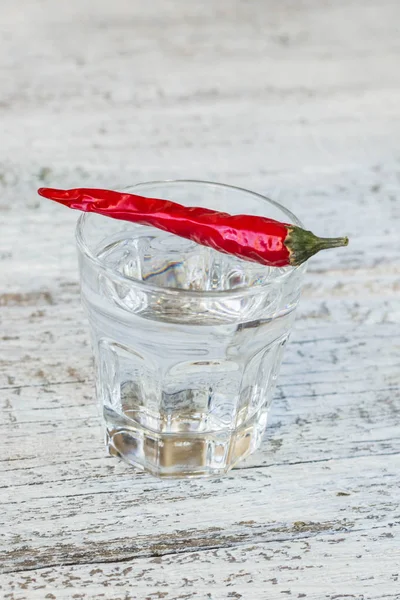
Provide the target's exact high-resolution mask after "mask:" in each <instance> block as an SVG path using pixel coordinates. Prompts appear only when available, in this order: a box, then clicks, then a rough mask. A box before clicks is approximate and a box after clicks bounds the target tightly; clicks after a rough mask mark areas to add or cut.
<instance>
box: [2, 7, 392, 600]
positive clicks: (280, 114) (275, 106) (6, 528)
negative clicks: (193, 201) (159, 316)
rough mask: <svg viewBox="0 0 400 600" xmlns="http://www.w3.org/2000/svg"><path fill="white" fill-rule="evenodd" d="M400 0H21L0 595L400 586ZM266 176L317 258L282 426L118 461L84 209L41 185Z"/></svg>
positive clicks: (254, 183) (261, 179)
mask: <svg viewBox="0 0 400 600" xmlns="http://www.w3.org/2000/svg"><path fill="white" fill-rule="evenodd" d="M399 18H400V5H399V4H398V2H395V1H390V0H365V1H364V2H361V1H360V0H348V1H346V2H345V1H344V0H340V1H338V2H330V1H327V0H326V1H325V0H323V1H317V0H306V1H304V2H297V3H294V2H290V1H289V0H284V1H283V2H279V3H277V2H273V1H272V0H254V1H252V2H246V1H244V0H221V1H219V2H214V3H211V2H210V3H202V2H200V1H199V0H194V1H192V2H184V0H171V1H168V2H165V1H164V0H154V1H153V2H151V3H150V2H148V3H143V2H139V1H138V0H130V1H128V0H114V1H113V2H108V1H107V0H96V1H95V0H87V1H85V2H84V3H83V2H78V0H70V1H69V2H64V3H54V2H51V1H50V0H40V1H38V2H28V0H20V1H19V2H18V3H16V2H12V0H2V2H1V19H0V122H1V125H0V128H1V129H0V133H1V144H0V233H1V235H0V283H1V286H0V406H1V411H0V531H1V536H0V556H1V560H0V568H1V574H0V592H1V595H2V597H4V598H7V600H30V599H33V600H42V599H44V598H46V599H47V598H48V599H53V600H54V599H55V600H70V599H71V598H82V599H110V600H136V599H138V600H142V599H146V600H155V599H159V598H163V599H165V600H178V599H179V600H180V599H185V600H191V599H196V600H204V599H211V600H228V599H232V598H233V599H239V598H243V599H246V600H247V599H251V600H253V599H254V600H270V599H274V600H275V598H285V597H288V598H305V599H306V600H309V599H311V600H325V599H328V600H342V599H345V598H346V599H347V598H351V599H356V600H378V599H379V600H383V599H387V598H389V599H391V600H394V599H397V600H398V599H399V598H400V591H399V590H400V583H399V569H400V543H399V525H400V514H399V500H400V492H399V488H400V234H399V228H400V200H399V198H400V194H399V192H400V189H399V188H400V152H399V139H400V110H399V106H400V71H399V69H398V60H399V51H400V45H399V37H398V23H399ZM171 177H185V178H190V177H192V178H201V179H212V180H218V181H225V182H228V183H233V184H236V185H241V186H244V187H249V188H252V189H255V190H257V191H260V192H263V193H267V194H269V195H270V196H272V197H273V198H275V199H277V200H279V201H281V202H283V203H284V204H285V205H286V206H287V207H288V208H290V209H292V210H293V211H294V212H296V213H297V214H298V215H299V216H300V218H301V219H302V220H303V221H304V222H305V223H306V224H307V226H308V227H309V228H310V229H313V230H315V232H316V233H319V234H320V235H340V234H348V235H349V236H350V238H351V244H350V246H349V247H348V248H347V249H346V250H340V251H337V252H327V253H326V254H324V255H320V256H316V257H314V258H313V259H312V260H311V261H310V263H309V268H308V273H307V277H306V284H305V288H304V294H303V298H302V302H301V305H300V307H299V311H298V318H297V323H296V329H295V331H294V334H293V336H292V340H291V343H290V345H289V347H288V349H287V352H286V355H285V359H284V364H283V367H282V371H281V376H280V380H279V385H278V387H277V392H276V397H275V400H274V404H273V409H272V414H271V418H270V426H269V428H268V434H267V436H266V439H265V441H264V443H263V445H262V447H261V448H260V450H259V451H258V452H257V453H255V454H254V455H253V456H252V457H250V458H249V459H248V460H247V461H246V462H245V463H243V465H241V468H239V469H236V470H234V471H233V472H232V473H230V474H229V475H228V476H226V477H225V478H222V479H218V480H210V481H200V480H198V481H181V482H165V481H158V480H156V479H152V478H150V477H148V476H147V475H144V474H141V473H136V472H135V471H134V470H132V469H130V468H129V467H128V466H126V465H124V464H123V463H122V462H118V461H117V460H115V459H114V458H110V457H107V456H105V452H104V447H103V444H102V433H101V426H100V419H99V417H98V414H97V409H96V406H95V402H94V399H93V396H94V393H93V374H92V364H91V352H90V346H89V342H88V330H87V325H86V321H85V317H84V315H83V312H82V309H81V307H80V304H79V286H78V272H77V261H76V252H75V248H74V240H73V229H74V224H75V221H76V214H74V213H73V212H72V211H66V210H63V209H62V208H61V207H59V206H53V205H51V204H50V203H45V202H43V201H41V200H39V199H38V198H37V196H36V195H35V190H36V188H37V187H38V186H40V185H43V184H51V185H54V186H57V185H59V186H63V187H64V186H65V187H67V186H69V185H93V186H107V187H118V186H124V185H128V184H131V183H135V182H139V181H145V180H150V179H162V178H171Z"/></svg>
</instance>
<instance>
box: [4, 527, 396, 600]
mask: <svg viewBox="0 0 400 600" xmlns="http://www.w3.org/2000/svg"><path fill="white" fill-rule="evenodd" d="M383 543H384V545H385V548H386V552H385V554H384V555H382V553H381V548H382V544H383ZM399 558H400V557H399V547H398V544H397V542H396V539H395V537H394V535H393V533H392V532H391V530H388V531H387V532H385V531H383V530H382V529H379V528H378V529H375V530H374V531H373V533H372V535H371V536H370V537H368V536H367V535H366V533H365V532H364V531H355V532H351V533H345V534H344V533H343V532H329V533H328V535H321V534H319V533H315V534H313V535H310V536H308V537H303V538H302V539H297V540H291V539H285V540H282V541H279V542H269V543H263V542H260V543H253V544H250V545H249V544H247V543H243V544H242V545H240V546H237V547H226V548H211V549H205V550H193V551H189V552H183V553H173V554H167V555H164V556H153V557H152V558H147V557H143V558H137V559H135V560H134V561H126V562H122V563H121V562H117V563H113V562H111V563H97V564H96V565H91V564H83V565H79V564H78V565H72V566H62V565H60V566H58V567H50V568H47V569H42V570H29V571H21V572H17V573H11V574H7V575H4V576H3V577H1V578H0V585H2V587H3V589H7V590H10V592H9V595H8V596H7V598H8V599H9V600H23V599H24V598H26V597H29V598H30V599H32V600H41V599H42V598H46V597H47V598H49V599H53V600H54V599H56V600H64V599H65V600H69V599H70V598H82V599H85V598H90V599H92V600H97V599H99V600H100V599H104V598H112V599H113V600H126V599H128V598H129V599H130V600H153V599H156V598H168V600H183V599H185V600H191V599H196V600H197V599H200V598H209V599H211V600H229V599H231V598H237V599H240V598H248V597H249V593H251V594H252V597H254V598H258V599H260V600H267V599H268V598H286V597H289V598H306V599H307V600H321V598H324V599H326V600H345V599H348V598H350V599H352V600H365V599H368V600H378V599H382V600H383V599H390V600H397V599H398V598H399V593H398V589H399V587H398V586H399V581H398V578H399V574H398V569H396V568H395V567H394V568H393V565H395V564H396V561H397V565H398V562H399Z"/></svg>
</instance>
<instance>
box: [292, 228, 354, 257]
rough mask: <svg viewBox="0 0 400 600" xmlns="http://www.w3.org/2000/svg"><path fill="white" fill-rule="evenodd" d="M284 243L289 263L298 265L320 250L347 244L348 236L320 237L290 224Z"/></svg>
mask: <svg viewBox="0 0 400 600" xmlns="http://www.w3.org/2000/svg"><path fill="white" fill-rule="evenodd" d="M284 243H285V246H286V247H287V249H288V250H289V254H290V264H291V265H293V266H298V265H301V264H302V263H303V262H305V261H306V260H308V259H309V258H310V257H311V256H313V255H314V254H316V253H317V252H319V251H320V250H327V249H328V248H339V247H340V246H347V245H348V243H349V238H348V237H338V238H321V237H317V236H316V235H314V234H313V233H312V232H311V231H307V230H306V229H301V227H296V226H291V227H288V235H287V236H286V239H285V242H284Z"/></svg>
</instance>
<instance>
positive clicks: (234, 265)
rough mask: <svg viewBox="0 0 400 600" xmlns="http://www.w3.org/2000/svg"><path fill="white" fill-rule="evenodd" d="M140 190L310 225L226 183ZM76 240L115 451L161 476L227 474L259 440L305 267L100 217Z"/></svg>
mask: <svg viewBox="0 0 400 600" xmlns="http://www.w3.org/2000/svg"><path fill="white" fill-rule="evenodd" d="M130 190H131V191H132V193H136V194H140V195H142V196H149V197H155V198H157V197H158V198H164V199H170V200H174V201H176V202H179V203H181V204H184V205H187V206H204V207H207V208H211V209H216V210H220V211H225V212H229V213H232V214H240V213H247V214H255V215H264V216H268V217H272V218H274V219H277V220H280V221H284V222H289V223H293V224H296V225H301V223H300V222H299V221H298V219H297V218H296V217H295V216H294V215H293V214H292V213H290V212H289V211H287V210H286V209H284V208H283V207H282V206H280V205H279V204H277V203H276V202H273V201H271V200H269V199H268V198H265V197H263V196H260V195H259V194H255V193H252V192H250V191H247V190H244V189H239V188H235V187H231V186H227V185H221V184H216V183H207V182H201V181H165V182H153V183H144V184H140V185H137V186H134V187H132V188H129V190H128V191H130ZM77 244H78V251H79V263H80V273H81V293H82V301H83V304H84V306H85V308H86V311H87V315H88V319H89V323H90V331H91V338H92V345H93V351H94V357H95V365H96V392H97V397H98V400H99V402H100V404H101V406H102V411H103V415H104V421H105V428H106V443H107V446H108V449H109V452H110V453H111V454H113V455H117V456H120V457H122V458H123V459H125V460H126V461H127V462H128V463H130V464H132V465H134V466H135V467H138V468H140V469H144V470H146V471H148V472H149V473H152V474H153V475H156V476H159V477H204V476H212V475H221V474H222V473H225V472H226V471H228V470H229V469H231V468H232V467H233V466H235V465H236V464H237V463H238V462H239V461H240V460H241V459H243V458H244V457H246V456H248V455H249V454H250V453H251V452H253V451H254V450H255V449H256V448H257V447H258V445H259V444H260V441H261V438H262V435H263V433H264V430H265V427H266V424H267V415H268V409H269V406H270V403H271V397H272V393H273V389H274V384H275V381H276V378H277V375H278V371H279V367H280V363H281V359H282V353H283V350H284V347H285V344H286V342H287V340H288V336H289V333H290V329H291V326H292V323H293V319H294V310H295V308H296V306H297V303H298V300H299V296H300V289H301V282H302V276H303V273H304V270H305V268H304V267H303V266H302V267H297V268H292V267H287V268H270V267H265V266H261V265H258V264H255V263H251V262H246V261H243V260H240V259H237V258H235V257H233V256H229V255H225V254H222V253H219V252H216V251H215V250H212V249H210V248H206V247H203V246H199V245H197V244H195V243H194V242H191V241H188V240H185V239H182V238H179V237H176V236H173V235H171V234H168V233H165V232H162V231H160V230H157V229H153V228H149V227H144V226H141V225H135V224H133V223H128V222H125V221H117V220H114V219H108V218H105V217H103V216H100V215H95V214H90V213H86V214H83V215H82V216H81V217H80V218H79V222H78V226H77Z"/></svg>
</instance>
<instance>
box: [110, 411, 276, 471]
mask: <svg viewBox="0 0 400 600" xmlns="http://www.w3.org/2000/svg"><path fill="white" fill-rule="evenodd" d="M267 416H268V408H267V406H264V407H262V408H261V409H260V410H259V411H258V412H257V413H256V414H254V415H253V416H252V418H251V419H249V420H248V421H247V422H246V423H244V424H243V425H241V426H240V427H239V428H237V429H235V430H228V429H225V430H219V431H213V432H201V433H200V432H177V433H159V432H155V431H150V430H148V429H145V428H144V427H142V426H141V425H140V424H138V423H135V422H134V421H132V420H129V426H126V425H128V424H126V425H125V426H123V427H121V426H120V424H118V425H119V426H117V427H112V426H110V423H108V424H107V429H106V445H107V447H108V451H109V453H110V454H111V455H113V456H119V457H120V458H122V459H123V460H125V461H126V462H127V463H129V464H131V465H133V466H134V467H136V468H139V469H141V470H144V471H147V472H148V473H151V474H152V475H154V476H156V477H162V478H185V477H215V476H218V475H223V474H224V473H226V472H227V471H229V470H230V469H232V468H233V467H234V466H235V465H237V463H238V462H240V461H241V460H242V459H244V458H246V457H247V456H249V455H250V454H251V453H252V452H254V450H256V449H257V448H258V446H259V445H260V443H261V440H262V436H263V434H264V431H265V428H266V425H267Z"/></svg>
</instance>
